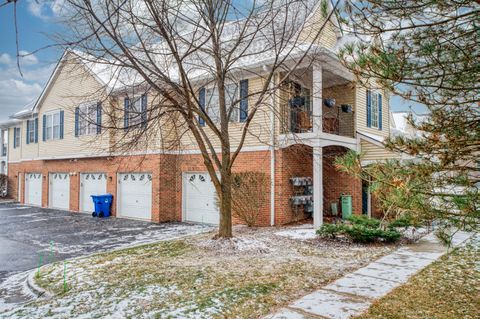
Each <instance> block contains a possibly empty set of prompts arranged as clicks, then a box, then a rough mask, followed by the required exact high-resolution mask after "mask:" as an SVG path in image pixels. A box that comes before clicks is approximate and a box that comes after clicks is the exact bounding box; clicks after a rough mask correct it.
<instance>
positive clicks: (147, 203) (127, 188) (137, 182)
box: [117, 173, 152, 220]
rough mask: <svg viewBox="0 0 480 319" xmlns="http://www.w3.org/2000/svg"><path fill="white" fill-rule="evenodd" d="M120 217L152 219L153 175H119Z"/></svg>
mask: <svg viewBox="0 0 480 319" xmlns="http://www.w3.org/2000/svg"><path fill="white" fill-rule="evenodd" d="M117 207H118V216H119V217H129V218H138V219H147V220H151V219H152V174H150V173H122V174H118V190H117Z"/></svg>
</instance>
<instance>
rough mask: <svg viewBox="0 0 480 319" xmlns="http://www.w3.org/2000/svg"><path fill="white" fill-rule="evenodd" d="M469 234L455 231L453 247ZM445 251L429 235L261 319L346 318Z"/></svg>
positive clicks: (463, 243)
mask: <svg viewBox="0 0 480 319" xmlns="http://www.w3.org/2000/svg"><path fill="white" fill-rule="evenodd" d="M471 236H472V234H471V233H467V232H458V233H456V234H455V236H454V238H453V242H452V246H453V247H459V246H462V245H465V244H466V242H467V240H468V239H469V238H470V237H471ZM446 252H447V248H446V247H445V246H444V245H442V244H441V243H440V241H439V240H438V239H437V238H436V237H435V235H434V234H433V233H431V234H429V235H427V236H425V237H423V238H422V239H420V240H419V241H418V242H417V243H415V244H412V245H409V246H405V247H402V248H399V249H397V250H396V251H394V252H393V253H391V254H389V255H387V256H384V257H382V258H380V259H378V260H377V261H375V262H372V263H370V264H369V265H367V266H366V267H363V268H360V269H358V270H357V271H355V272H353V273H351V274H348V275H346V276H344V277H342V278H340V279H338V280H336V281H334V282H333V283H331V284H329V285H327V286H325V287H323V288H322V289H320V290H317V291H315V292H313V293H311V294H309V295H307V296H305V297H303V298H301V299H299V300H297V301H296V302H294V303H292V304H290V305H289V306H288V307H286V308H283V309H281V310H280V311H279V312H277V313H276V314H273V315H269V316H267V317H265V319H312V318H331V319H347V318H350V317H352V316H355V315H359V314H361V313H362V312H363V311H365V310H367V309H368V308H369V307H370V305H371V304H372V302H373V301H374V300H375V299H378V298H381V297H383V296H385V295H386V294H388V293H389V292H390V291H392V290H393V289H395V288H397V287H398V286H401V285H402V284H404V283H406V282H407V281H408V279H409V278H410V277H411V276H413V275H414V274H416V273H417V272H419V271H420V270H422V269H423V268H425V267H427V266H428V265H430V264H431V263H433V262H434V261H436V260H437V259H439V258H440V257H441V256H443V255H444V254H445V253H446Z"/></svg>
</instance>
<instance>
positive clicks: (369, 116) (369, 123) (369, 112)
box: [367, 90, 372, 127]
mask: <svg viewBox="0 0 480 319" xmlns="http://www.w3.org/2000/svg"><path fill="white" fill-rule="evenodd" d="M367 127H372V91H370V90H367Z"/></svg>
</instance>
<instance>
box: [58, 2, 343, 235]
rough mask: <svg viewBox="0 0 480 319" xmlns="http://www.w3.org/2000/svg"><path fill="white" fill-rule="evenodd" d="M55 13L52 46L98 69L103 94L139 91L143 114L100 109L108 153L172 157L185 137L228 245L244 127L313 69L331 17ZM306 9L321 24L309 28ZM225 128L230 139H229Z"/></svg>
mask: <svg viewBox="0 0 480 319" xmlns="http://www.w3.org/2000/svg"><path fill="white" fill-rule="evenodd" d="M65 5H66V7H65V10H64V11H65V14H66V15H67V16H66V18H65V25H66V26H67V29H68V32H67V33H62V34H60V35H58V38H57V40H58V42H59V43H60V42H61V43H65V44H68V47H69V48H73V49H74V50H76V51H75V52H77V54H79V55H81V57H82V59H84V60H89V61H91V62H92V63H95V64H96V65H98V64H101V65H103V66H104V70H103V71H102V72H104V73H106V74H107V73H108V74H109V79H110V80H109V81H110V82H109V83H108V85H107V88H106V89H107V90H108V92H107V95H108V96H113V95H115V96H127V97H129V96H132V95H134V94H138V92H148V97H149V101H148V110H147V111H146V112H142V111H140V110H138V109H133V110H132V111H131V112H133V113H132V114H131V116H130V117H129V118H130V119H131V123H124V121H123V112H124V106H123V105H122V104H121V103H119V102H118V100H115V99H109V100H108V103H104V104H109V105H108V108H107V107H105V110H104V112H106V113H108V117H109V121H107V122H106V123H102V126H104V127H105V131H110V132H111V131H115V132H116V134H117V135H119V136H120V138H117V139H115V147H116V149H123V150H126V151H131V150H132V149H139V148H148V147H149V144H151V143H152V140H156V142H155V143H158V145H161V146H160V147H161V148H162V149H168V148H173V149H174V148H177V149H180V148H182V146H183V144H182V140H183V139H184V138H187V137H188V138H190V139H191V140H192V142H193V143H194V144H195V145H196V148H197V149H199V150H200V152H201V155H202V158H203V162H204V164H205V167H206V169H207V170H208V173H209V175H210V177H211V179H212V182H213V184H214V186H215V189H216V191H217V194H218V197H219V203H220V204H219V206H220V207H219V208H220V226H219V233H218V236H219V237H224V238H228V237H231V236H232V217H231V216H232V214H231V211H232V166H233V164H234V163H235V160H236V159H237V157H238V155H239V153H240V152H241V150H242V147H243V145H244V142H245V139H246V137H247V136H248V135H249V134H250V133H251V130H250V128H251V125H252V123H253V119H254V118H255V117H256V116H257V114H258V113H259V112H261V110H266V109H268V110H269V113H271V115H269V116H275V115H277V114H280V111H279V110H278V109H277V108H275V107H274V105H273V104H272V100H273V98H274V96H275V95H276V94H277V93H278V92H279V90H280V89H281V83H282V82H283V80H284V79H285V78H287V77H288V76H289V75H292V74H293V73H294V72H295V70H297V69H298V68H299V66H300V65H301V64H303V65H304V66H305V63H307V64H308V63H313V62H314V60H315V56H316V54H317V50H319V49H320V48H319V46H317V44H316V43H318V41H317V40H318V39H319V37H320V34H321V33H322V30H323V29H324V27H325V25H326V24H327V23H329V20H330V18H331V15H332V12H333V11H334V10H329V4H328V3H327V2H326V1H321V2H318V1H298V0H290V1H286V0H285V1H277V0H270V1H268V0H266V1H255V0H252V1H229V0H225V1H209V0H197V1H186V0H165V1H153V0H144V1H140V0H120V1H119V0H114V1H111V0H103V1H93V2H92V1H87V0H67V1H66V4H65ZM335 6H336V4H335V5H334V6H333V7H332V8H330V9H333V8H334V7H335ZM316 10H319V11H318V12H321V19H316V20H315V23H312V19H309V17H310V16H311V15H312V13H313V12H315V11H316ZM78 51H79V52H78ZM252 77H255V78H260V79H261V81H260V82H261V85H259V86H258V87H255V89H254V90H253V89H250V90H248V91H245V88H244V87H242V85H241V84H240V85H237V83H239V82H240V81H241V80H243V79H246V78H252ZM205 87H207V88H208V94H206V92H205ZM213 100H215V101H213ZM247 101H248V102H247ZM126 103H134V101H130V102H126ZM246 103H248V110H247V108H246ZM262 112H263V111H262ZM125 124H128V125H125ZM127 126H128V129H126V127H127ZM232 130H235V132H236V133H237V135H236V136H240V137H239V138H235V139H233V138H232V134H231V133H232ZM238 133H239V134H238ZM217 172H218V174H217Z"/></svg>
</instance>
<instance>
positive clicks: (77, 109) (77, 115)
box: [75, 107, 80, 137]
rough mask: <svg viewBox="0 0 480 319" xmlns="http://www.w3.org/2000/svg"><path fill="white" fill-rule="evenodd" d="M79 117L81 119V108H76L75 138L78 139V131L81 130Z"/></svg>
mask: <svg viewBox="0 0 480 319" xmlns="http://www.w3.org/2000/svg"><path fill="white" fill-rule="evenodd" d="M79 117H80V108H79V107H76V108H75V137H78V129H79V126H78V121H79Z"/></svg>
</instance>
